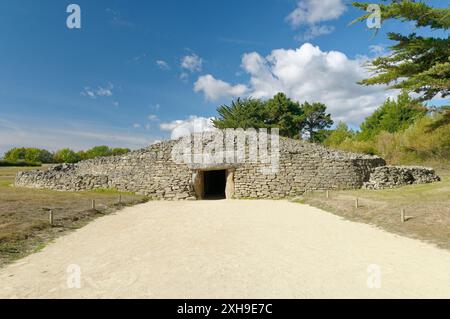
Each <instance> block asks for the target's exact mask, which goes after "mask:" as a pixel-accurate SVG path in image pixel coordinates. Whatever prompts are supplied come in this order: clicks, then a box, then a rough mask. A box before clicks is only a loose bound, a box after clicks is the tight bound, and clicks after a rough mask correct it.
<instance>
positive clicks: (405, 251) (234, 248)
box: [0, 201, 450, 298]
mask: <svg viewBox="0 0 450 319" xmlns="http://www.w3.org/2000/svg"><path fill="white" fill-rule="evenodd" d="M70 265H78V266H79V267H80V270H81V288H80V289H77V288H68V286H67V280H68V278H69V279H74V278H76V271H77V268H76V267H77V266H72V267H69V266H70ZM371 265H372V266H371ZM68 267H69V269H68ZM68 270H69V272H67V271H68ZM368 270H369V272H368ZM378 270H380V271H381V278H380V281H378V277H377V276H376V275H377V271H378ZM69 275H70V277H68V276H69ZM368 280H369V282H371V283H372V284H373V285H375V286H377V284H378V283H380V284H381V288H379V289H377V288H373V289H369V288H368V284H367V282H368ZM70 282H72V283H74V282H75V283H76V281H73V280H71V281H70ZM0 283H1V285H0V297H3V298H5V297H6V298H8V297H27V298H35V297H37V298H66V297H68V298H76V297H91V298H105V297H119V298H129V297H138V298H247V297H248V298H319V297H331V298H338V297H341V298H353V297H386V298H390V297H406V298H409V297H438V298H439V297H447V298H450V252H448V251H444V250H440V249H437V248H434V247H432V246H430V245H427V244H424V243H421V242H419V241H416V240H412V239H408V238H403V237H399V236H396V235H393V234H389V233H386V232H383V231H381V230H378V229H375V228H373V227H371V226H368V225H364V224H358V223H353V222H348V221H345V220H342V219H340V218H339V217H336V216H334V215H332V214H329V213H326V212H323V211H321V210H319V209H316V208H312V207H309V206H305V205H300V204H294V203H289V202H286V201H199V202H150V203H147V204H143V205H139V206H135V207H132V208H127V209H125V210H123V211H121V212H119V213H117V214H116V215H111V216H107V217H103V218H100V219H98V220H96V221H94V222H92V223H91V224H89V225H88V226H86V227H84V228H82V229H80V230H78V231H76V232H74V233H72V234H70V235H68V236H65V237H62V238H59V239H58V240H56V242H55V243H53V244H51V245H49V246H48V247H46V248H45V249H44V250H43V251H41V252H39V253H36V254H34V255H31V256H29V257H27V258H25V259H23V260H21V261H19V262H17V263H15V264H13V265H10V266H8V267H7V268H4V269H2V270H0ZM373 285H372V286H373Z"/></svg>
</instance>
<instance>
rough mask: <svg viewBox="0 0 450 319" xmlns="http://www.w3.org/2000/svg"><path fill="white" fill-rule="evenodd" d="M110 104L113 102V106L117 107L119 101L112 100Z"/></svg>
mask: <svg viewBox="0 0 450 319" xmlns="http://www.w3.org/2000/svg"><path fill="white" fill-rule="evenodd" d="M112 104H113V105H114V106H115V107H119V106H120V103H119V102H117V101H114V102H113V103H112Z"/></svg>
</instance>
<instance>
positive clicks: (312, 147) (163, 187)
mask: <svg viewBox="0 0 450 319" xmlns="http://www.w3.org/2000/svg"><path fill="white" fill-rule="evenodd" d="M215 134H216V133H210V134H207V135H202V136H201V144H202V145H203V146H205V145H207V144H208V143H210V142H211V141H213V140H214V139H215V138H217V136H216V135H215ZM243 134H245V133H243ZM191 137H192V138H191V141H192V144H191V146H192V145H193V144H194V142H193V141H194V140H195V138H198V136H197V135H193V136H191ZM220 138H221V137H220V136H219V140H220ZM224 139H226V137H224ZM237 140H238V137H236V139H235V141H234V142H235V143H234V145H235V149H237V148H242V145H239V143H237ZM270 140H271V139H270V136H268V137H267V141H268V144H270V143H271V141H270ZM179 143H180V140H171V141H163V142H161V143H158V144H154V145H151V146H149V147H147V148H144V149H141V150H137V151H133V152H130V153H128V154H125V155H120V156H114V157H103V158H96V159H92V160H87V161H82V162H80V163H77V164H61V165H55V166H52V167H50V168H49V169H48V170H46V171H28V172H23V173H19V174H18V175H17V177H16V182H15V185H16V186H20V187H31V188H46V189H53V190H60V191H81V190H91V189H99V188H105V189H117V190H119V191H127V192H135V193H139V194H144V195H146V196H149V197H151V198H154V199H167V200H180V199H192V198H195V197H196V196H197V194H196V192H195V188H194V176H195V173H196V172H197V171H199V170H200V171H201V170H212V169H220V170H222V169H226V170H229V171H231V172H233V176H234V192H233V193H234V198H286V197H294V196H298V195H301V194H303V193H304V192H305V191H308V190H331V189H357V188H361V187H362V186H363V185H364V183H366V182H368V183H366V184H365V185H367V187H368V188H376V187H379V186H378V185H384V184H387V185H390V184H392V185H397V184H399V185H401V184H404V183H410V182H411V180H413V181H414V182H415V183H421V182H428V181H434V180H436V176H435V175H434V172H433V173H429V172H428V171H426V170H425V171H424V170H420V169H413V170H407V171H408V172H410V174H409V175H407V174H406V175H407V176H406V175H405V174H404V173H398V172H397V171H395V170H394V171H392V174H394V175H395V176H397V177H392V178H391V177H387V180H386V177H385V176H386V175H389V174H391V170H390V169H389V168H388V169H387V170H383V169H382V168H379V167H380V166H381V167H384V165H386V163H385V161H384V160H383V159H382V158H380V157H377V156H371V155H362V154H355V153H348V152H343V151H336V150H330V149H327V148H325V147H323V146H320V145H316V144H311V143H308V142H304V141H298V140H292V139H287V138H280V141H279V150H280V153H279V163H278V169H277V170H276V171H273V172H271V173H267V170H265V169H267V168H271V163H266V162H264V161H261V160H260V159H258V161H256V162H254V163H252V162H251V161H250V158H251V155H252V154H253V153H252V152H255V148H254V146H255V145H254V142H251V141H250V142H249V141H247V142H246V144H245V148H246V152H245V158H246V161H245V162H243V163H242V162H241V163H226V162H225V161H224V162H223V163H213V164H207V163H179V162H177V161H174V159H173V154H172V152H173V151H174V150H175V151H176V150H177V148H175V149H174V146H177V147H178V146H179V145H180V144H179ZM189 143H190V142H189ZM224 151H225V150H224ZM269 153H270V150H269ZM225 155H226V154H225V153H224V157H225ZM372 171H373V172H374V173H373V174H372V178H370V177H371V172H372ZM402 172H403V171H402ZM369 178H370V182H369ZM385 180H386V181H385ZM380 181H381V182H380ZM399 181H400V182H399ZM383 183H384V184H383Z"/></svg>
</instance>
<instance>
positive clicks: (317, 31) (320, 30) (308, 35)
mask: <svg viewBox="0 0 450 319" xmlns="http://www.w3.org/2000/svg"><path fill="white" fill-rule="evenodd" d="M334 29H335V28H334V27H333V26H330V25H312V26H310V27H309V28H308V29H307V30H306V31H305V33H304V34H303V35H301V36H299V37H297V39H298V40H302V41H309V40H312V39H314V38H317V37H319V36H321V35H326V34H330V33H332V32H333V31H334Z"/></svg>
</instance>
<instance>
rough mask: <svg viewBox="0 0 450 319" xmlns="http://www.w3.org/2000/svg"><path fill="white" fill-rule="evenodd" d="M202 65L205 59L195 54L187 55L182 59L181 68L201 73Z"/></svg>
mask: <svg viewBox="0 0 450 319" xmlns="http://www.w3.org/2000/svg"><path fill="white" fill-rule="evenodd" d="M202 65H203V59H202V58H201V57H199V56H198V55H197V54H195V53H192V54H190V55H186V56H184V57H183V58H182V59H181V67H182V68H183V69H186V70H188V71H190V72H192V73H194V72H200V71H201V70H202Z"/></svg>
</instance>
